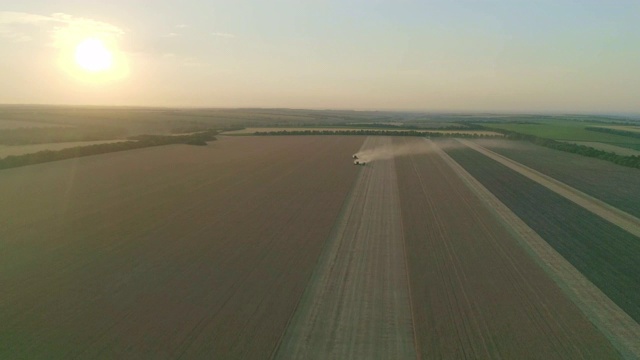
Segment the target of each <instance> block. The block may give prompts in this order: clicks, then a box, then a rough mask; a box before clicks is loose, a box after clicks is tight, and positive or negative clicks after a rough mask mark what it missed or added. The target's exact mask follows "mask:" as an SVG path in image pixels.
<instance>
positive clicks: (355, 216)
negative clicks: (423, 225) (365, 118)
mask: <svg viewBox="0 0 640 360" xmlns="http://www.w3.org/2000/svg"><path fill="white" fill-rule="evenodd" d="M390 143H391V139H390V138H383V137H369V138H367V141H366V142H365V144H364V146H363V149H362V150H366V149H370V148H376V147H383V146H386V145H389V144H390ZM400 216H401V215H400V200H399V197H398V184H397V179H396V172H395V165H394V161H393V158H391V159H387V160H383V161H379V162H375V163H372V164H370V165H367V166H365V167H364V168H362V172H361V174H360V177H359V178H358V181H357V182H356V184H355V187H354V189H353V193H352V195H351V197H350V200H349V202H348V203H347V205H346V208H345V210H344V211H343V214H342V217H341V221H340V222H338V223H337V226H336V230H335V232H334V235H333V236H332V237H331V239H330V240H329V242H328V244H327V248H326V249H325V251H324V253H323V255H322V258H321V261H320V262H319V263H318V267H317V268H316V271H315V274H314V276H313V278H312V282H311V283H310V286H309V288H308V289H307V291H306V292H305V296H304V300H303V301H302V302H301V304H300V305H299V307H298V309H297V311H296V315H295V317H294V319H293V321H292V323H291V324H290V325H289V327H288V329H287V334H286V336H285V338H284V339H283V342H282V344H281V346H280V348H279V351H278V353H277V356H276V358H278V359H415V358H416V354H415V346H414V334H413V320H412V318H411V306H410V295H409V288H408V278H407V264H406V258H405V253H404V237H403V232H402V219H401V217H400Z"/></svg>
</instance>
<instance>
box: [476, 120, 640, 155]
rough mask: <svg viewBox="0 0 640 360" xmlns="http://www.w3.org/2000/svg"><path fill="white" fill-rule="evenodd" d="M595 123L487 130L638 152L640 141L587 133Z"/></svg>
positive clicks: (567, 122) (553, 123)
mask: <svg viewBox="0 0 640 360" xmlns="http://www.w3.org/2000/svg"><path fill="white" fill-rule="evenodd" d="M597 125H599V124H597V123H583V122H571V121H561V122H551V121H548V122H540V123H535V124H489V125H487V126H488V127H489V128H495V129H503V130H510V131H515V132H518V133H521V134H527V135H535V136H539V137H543V138H547V139H553V140H562V141H592V142H601V143H607V144H613V145H616V146H621V147H628V148H631V149H636V150H638V147H639V146H640V139H636V138H632V137H627V136H621V135H614V134H607V133H602V132H596V131H588V130H586V129H585V128H586V127H588V126H597Z"/></svg>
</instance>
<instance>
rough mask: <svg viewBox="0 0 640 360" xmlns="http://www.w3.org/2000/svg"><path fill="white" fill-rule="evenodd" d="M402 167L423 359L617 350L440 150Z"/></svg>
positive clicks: (406, 160) (609, 354)
mask: <svg viewBox="0 0 640 360" xmlns="http://www.w3.org/2000/svg"><path fill="white" fill-rule="evenodd" d="M395 141H396V143H404V144H406V142H409V141H412V142H417V141H422V142H424V140H422V139H397V140H395ZM424 146H429V143H427V142H424ZM396 169H397V173H398V185H399V189H400V204H401V208H402V218H403V229H404V235H405V241H406V247H407V251H406V252H407V256H408V257H407V259H408V265H409V274H410V288H411V293H412V305H413V314H414V325H415V330H416V340H417V350H418V353H419V356H420V357H421V358H424V359H431V358H506V359H521V358H544V359H567V358H602V359H604V358H616V357H617V356H618V355H617V354H616V352H615V350H614V349H613V348H612V346H611V345H610V344H609V342H608V341H607V340H606V339H605V338H604V336H603V335H602V334H600V333H599V332H598V330H597V329H596V328H595V327H594V326H593V325H592V324H591V323H590V322H589V320H588V319H587V318H586V316H585V315H584V314H583V313H582V312H581V311H580V310H579V309H578V308H577V307H576V305H574V304H573V303H572V302H571V301H570V300H569V299H568V298H567V297H566V296H565V295H564V294H563V292H562V291H561V290H560V288H559V287H558V286H557V285H556V284H555V283H554V282H553V281H552V280H551V279H550V278H549V277H548V275H547V274H546V273H545V272H544V271H543V270H542V268H540V267H539V266H538V265H537V264H536V263H535V262H534V260H533V259H531V258H530V257H529V255H528V254H527V252H526V251H525V250H524V249H523V248H521V247H520V245H519V244H518V242H517V241H516V239H514V237H513V235H512V233H511V232H510V230H509V228H508V224H502V223H501V222H500V221H499V220H498V219H497V218H496V217H495V216H494V214H493V213H492V212H491V211H490V210H489V209H487V208H486V207H485V206H484V205H483V203H482V202H481V200H480V199H479V198H478V197H476V196H475V195H474V193H473V192H472V191H471V190H470V189H469V188H467V187H466V185H465V184H464V182H463V181H462V180H461V179H460V178H459V177H458V175H457V174H456V173H455V172H454V171H453V170H452V168H451V167H450V166H449V165H448V164H447V162H445V161H444V159H443V158H441V157H440V156H439V155H438V154H437V152H436V151H435V149H434V151H432V152H431V153H426V154H421V155H414V156H406V157H400V158H397V159H396Z"/></svg>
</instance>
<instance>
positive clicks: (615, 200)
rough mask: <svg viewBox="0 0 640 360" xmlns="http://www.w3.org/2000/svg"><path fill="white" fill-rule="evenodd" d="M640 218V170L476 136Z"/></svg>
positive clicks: (495, 148) (521, 143)
mask: <svg viewBox="0 0 640 360" xmlns="http://www.w3.org/2000/svg"><path fill="white" fill-rule="evenodd" d="M474 142H476V143H477V144H479V145H481V146H484V147H486V148H488V149H490V150H492V151H494V152H496V153H498V154H500V155H503V156H506V157H508V158H510V159H512V160H515V161H517V162H519V163H521V164H523V165H525V166H528V167H530V168H532V169H534V170H537V171H539V172H541V173H543V174H545V175H548V176H551V177H552V178H554V179H556V180H559V181H561V182H564V183H565V184H567V185H569V186H571V187H574V188H576V189H578V190H580V191H582V192H584V193H586V194H589V195H591V196H593V197H595V198H597V199H599V200H601V201H604V202H605V203H608V204H610V205H612V206H614V207H616V208H619V209H620V210H622V211H625V212H627V213H629V214H631V215H633V216H635V217H638V218H640V191H638V190H637V189H640V170H638V169H633V168H627V167H624V166H618V165H615V164H612V163H609V162H607V161H603V160H598V159H593V158H587V157H584V156H580V155H577V154H570V153H566V152H562V151H558V150H553V149H548V148H545V147H541V146H537V145H533V144H530V143H527V142H520V141H492V140H482V139H480V140H474Z"/></svg>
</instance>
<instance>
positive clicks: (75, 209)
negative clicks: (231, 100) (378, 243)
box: [0, 137, 363, 359]
mask: <svg viewBox="0 0 640 360" xmlns="http://www.w3.org/2000/svg"><path fill="white" fill-rule="evenodd" d="M362 141H363V138H361V137H304V138H296V137H269V138H252V139H248V138H227V139H224V140H221V141H218V142H215V143H213V144H211V145H209V146H207V147H192V146H182V145H172V146H166V147H160V148H147V149H140V150H133V151H128V152H125V153H114V154H108V155H100V156H92V157H87V158H80V159H72V160H65V161H59V162H55V163H48V164H41V165H35V166H29V167H24V168H18V169H11V170H4V171H2V172H0V203H1V204H5V205H4V206H2V207H0V288H2V291H3V295H2V297H1V298H0V358H3V359H12V358H29V359H32V358H47V359H69V358H84V359H90V358H154V359H163V358H178V357H184V358H243V359H264V358H268V357H269V356H270V354H271V353H272V352H273V351H274V349H275V347H276V345H277V343H278V341H279V339H280V338H281V336H282V334H283V333H284V330H285V327H286V325H287V323H288V322H289V320H290V318H291V316H292V314H293V312H294V309H295V307H296V305H297V303H298V301H299V299H300V297H301V295H302V293H303V291H304V289H305V286H306V284H307V282H308V280H309V278H310V276H311V273H312V271H313V268H314V267H315V265H316V262H317V260H318V257H319V255H320V253H321V251H322V249H323V245H324V243H325V240H326V239H327V238H328V236H329V234H330V231H331V228H332V225H333V224H334V222H335V221H336V219H337V218H338V215H339V212H340V210H341V208H342V205H343V202H344V199H345V198H346V196H347V194H348V192H349V191H350V189H351V188H352V186H353V182H354V180H355V178H356V175H357V173H358V169H357V168H356V167H354V166H352V165H351V161H350V159H345V158H344V156H345V154H349V155H350V154H352V153H354V152H355V151H357V150H358V149H359V148H360V145H361V144H362ZM310 169H312V171H310ZM6 204H10V205H6Z"/></svg>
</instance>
